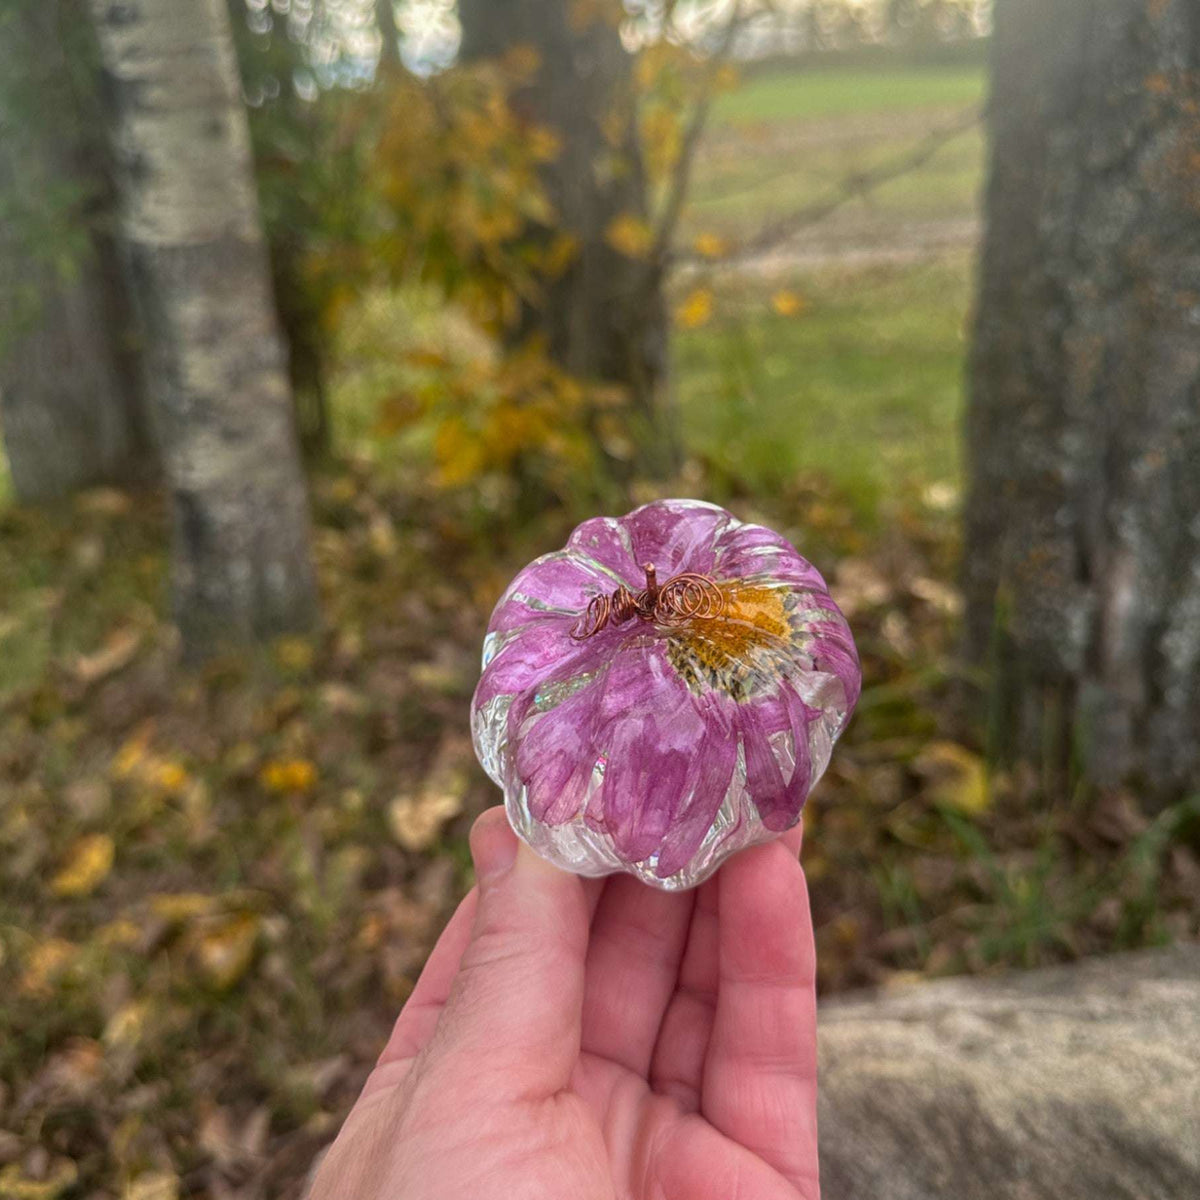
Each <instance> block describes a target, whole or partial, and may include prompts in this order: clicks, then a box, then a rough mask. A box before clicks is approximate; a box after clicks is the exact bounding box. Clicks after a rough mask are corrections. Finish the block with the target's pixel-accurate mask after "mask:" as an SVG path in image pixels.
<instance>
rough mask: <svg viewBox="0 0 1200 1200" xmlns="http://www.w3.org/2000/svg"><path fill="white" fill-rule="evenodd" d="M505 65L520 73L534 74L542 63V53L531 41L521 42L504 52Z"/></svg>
mask: <svg viewBox="0 0 1200 1200" xmlns="http://www.w3.org/2000/svg"><path fill="white" fill-rule="evenodd" d="M504 65H505V66H506V67H507V68H508V69H509V70H510V71H514V72H515V73H516V74H518V75H533V74H534V73H535V72H536V71H537V69H538V67H540V66H541V65H542V54H541V51H540V50H538V48H537V47H536V46H533V45H531V44H530V43H529V42H519V43H518V44H517V45H515V46H509V48H508V49H507V50H506V51H505V52H504Z"/></svg>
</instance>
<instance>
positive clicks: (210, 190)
mask: <svg viewBox="0 0 1200 1200" xmlns="http://www.w3.org/2000/svg"><path fill="white" fill-rule="evenodd" d="M90 3H91V8H92V12H93V15H94V20H95V25H96V29H97V31H98V33H99V37H100V45H101V50H102V55H103V60H104V65H105V67H106V69H107V71H108V73H109V74H110V76H111V78H112V83H113V87H112V104H113V122H114V132H115V140H116V144H117V147H118V157H119V164H120V168H119V180H120V187H121V200H122V226H123V230H124V235H125V238H126V241H127V242H128V245H129V250H130V255H131V258H132V263H133V272H134V282H135V288H136V295H137V298H138V302H139V306H140V310H141V317H142V322H143V325H144V327H145V329H146V336H147V341H148V351H149V373H150V387H151V394H152V402H153V411H154V416H155V420H156V427H157V432H158V435H159V440H160V442H161V445H162V454H163V461H164V470H165V474H166V477H167V484H168V487H169V490H170V494H171V499H172V504H173V510H174V547H173V594H174V595H173V598H174V608H175V614H176V618H177V620H178V623H179V626H180V629H181V631H182V633H183V637H184V644H185V647H186V649H187V651H188V653H189V654H191V655H192V656H196V655H203V654H204V653H206V652H207V651H208V650H209V649H210V648H211V647H213V646H214V645H215V644H216V643H218V642H222V641H227V640H248V639H253V638H260V637H266V636H270V635H272V634H275V633H278V632H281V631H284V630H290V629H298V628H304V627H306V626H308V625H309V624H310V623H311V622H312V620H313V619H314V617H315V613H316V593H315V585H314V579H313V571H312V566H311V562H310V558H309V520H308V501H307V495H306V489H305V484H304V478H303V474H302V471H301V466H300V458H299V452H298V449H297V444H296V435H295V429H294V427H293V413H292V403H291V397H290V395H289V388H288V382H287V368H286V360H285V355H284V349H283V344H282V339H281V336H280V332H279V329H278V325H277V320H276V316H275V310H274V306H273V305H272V303H271V296H270V291H269V283H268V280H269V269H268V264H267V258H266V252H265V247H264V243H263V237H262V230H261V226H260V221H259V213H258V204H257V199H256V196H255V190H254V180H253V175H252V166H251V155H250V142H249V132H248V130H247V126H246V118H245V113H244V111H243V109H242V106H241V100H240V96H239V91H238V77H237V66H236V60H235V57H234V52H233V45H232V41H231V37H230V29H229V24H228V14H227V12H226V8H225V4H224V0H124V2H120V3H118V2H116V0H90Z"/></svg>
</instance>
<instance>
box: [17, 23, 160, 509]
mask: <svg viewBox="0 0 1200 1200" xmlns="http://www.w3.org/2000/svg"><path fill="white" fill-rule="evenodd" d="M80 7H81V6H80V5H79V4H77V3H75V2H73V0H19V2H18V3H15V4H13V5H12V6H11V7H9V8H8V10H7V12H6V13H5V14H4V19H3V21H2V22H0V76H2V82H0V87H2V88H3V94H2V95H0V279H2V280H3V286H2V290H0V427H2V430H3V436H4V443H5V447H6V449H7V454H8V463H9V469H10V472H11V474H12V480H13V486H14V489H15V491H16V494H17V497H18V499H20V500H23V501H27V502H35V501H43V500H50V499H54V498H56V497H59V496H62V495H65V494H67V493H69V492H71V491H74V490H76V489H77V488H81V487H87V486H90V485H93V484H99V483H129V482H138V481H141V480H144V479H145V478H147V477H148V476H150V475H151V474H153V469H154V451H153V448H152V446H151V443H150V438H149V436H148V433H147V425H146V421H145V419H144V415H143V407H142V397H141V392H140V388H139V375H138V364H137V359H136V348H135V347H136V341H135V337H134V334H133V328H132V319H131V310H130V305H129V302H128V296H127V292H126V286H125V279H124V276H123V272H122V267H121V262H120V259H119V256H118V253H117V247H116V245H115V243H114V241H113V238H112V236H111V217H112V207H113V196H112V181H111V170H110V167H111V164H110V163H109V162H108V161H107V155H106V153H105V148H104V139H103V128H102V127H100V126H99V123H98V122H97V120H96V117H95V102H96V96H95V82H96V74H95V62H94V55H93V51H94V47H93V46H92V45H91V44H90V41H89V39H88V38H87V36H86V35H87V26H86V22H84V21H81V19H80V14H79V12H78V11H77V9H79V8H80Z"/></svg>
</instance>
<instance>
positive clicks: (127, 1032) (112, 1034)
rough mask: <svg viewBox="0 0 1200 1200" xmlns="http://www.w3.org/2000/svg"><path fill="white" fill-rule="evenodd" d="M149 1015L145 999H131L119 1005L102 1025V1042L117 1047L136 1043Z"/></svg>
mask: <svg viewBox="0 0 1200 1200" xmlns="http://www.w3.org/2000/svg"><path fill="white" fill-rule="evenodd" d="M149 1015H150V1005H149V1004H148V1003H147V1002H146V1001H145V1000H131V1001H130V1002H129V1003H128V1004H123V1005H121V1007H120V1008H118V1009H117V1011H116V1012H115V1013H113V1015H112V1016H111V1017H109V1019H108V1023H107V1024H106V1025H105V1026H104V1033H103V1035H102V1038H103V1041H104V1044H105V1045H106V1046H112V1047H114V1048H118V1049H119V1048H122V1047H127V1046H135V1045H137V1043H138V1042H139V1041H140V1040H141V1036H142V1031H143V1030H144V1029H145V1028H146V1018H147V1017H148V1016H149Z"/></svg>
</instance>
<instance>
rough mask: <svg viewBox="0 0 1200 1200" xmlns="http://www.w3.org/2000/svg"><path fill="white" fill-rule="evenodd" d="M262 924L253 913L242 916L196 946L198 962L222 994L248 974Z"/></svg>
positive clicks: (231, 918)
mask: <svg viewBox="0 0 1200 1200" xmlns="http://www.w3.org/2000/svg"><path fill="white" fill-rule="evenodd" d="M260 925H261V922H260V921H259V919H258V917H257V916H255V914H254V913H240V914H239V915H237V916H234V917H230V918H229V919H228V920H226V921H223V922H222V923H221V924H220V925H218V926H217V927H216V928H215V929H212V930H210V931H209V932H208V933H206V934H204V935H203V936H202V937H201V938H200V939H199V941H198V942H197V943H196V959H197V962H198V963H199V966H200V970H201V972H202V973H203V974H204V975H205V976H206V977H207V978H208V981H209V982H210V983H211V984H212V985H213V986H214V987H217V988H219V989H220V990H221V991H226V990H228V989H229V988H231V987H233V985H234V984H235V983H237V981H238V980H239V979H241V977H242V976H243V975H245V973H246V971H247V969H248V968H249V966H250V963H251V962H252V961H253V959H254V951H255V949H256V947H257V946H258V934H259V928H260Z"/></svg>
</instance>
